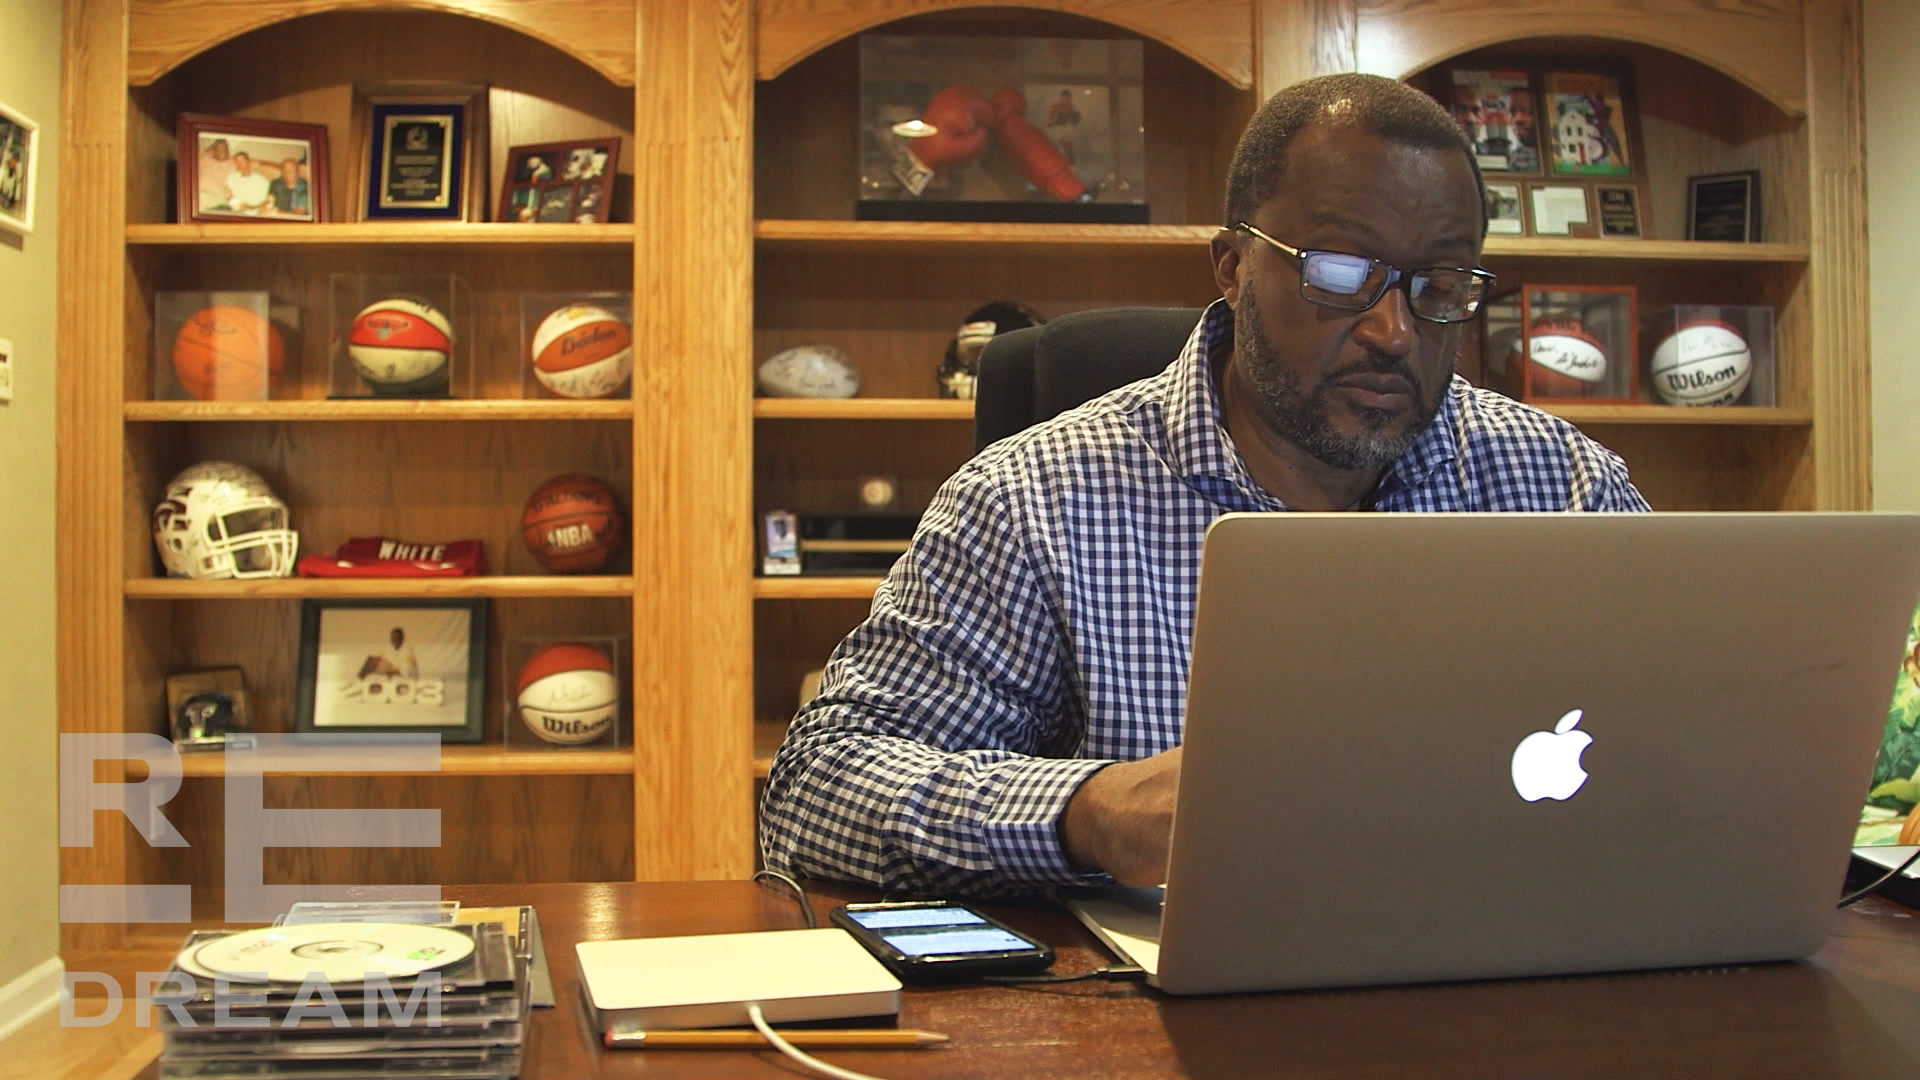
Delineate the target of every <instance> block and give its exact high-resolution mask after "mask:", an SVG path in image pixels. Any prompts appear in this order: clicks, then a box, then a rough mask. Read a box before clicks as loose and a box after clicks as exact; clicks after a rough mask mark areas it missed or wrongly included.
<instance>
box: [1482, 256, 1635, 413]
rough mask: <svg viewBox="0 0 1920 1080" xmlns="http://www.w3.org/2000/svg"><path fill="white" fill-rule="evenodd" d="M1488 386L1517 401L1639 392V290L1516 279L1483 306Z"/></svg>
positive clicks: (1622, 396)
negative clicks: (1520, 283) (1509, 288)
mask: <svg viewBox="0 0 1920 1080" xmlns="http://www.w3.org/2000/svg"><path fill="white" fill-rule="evenodd" d="M1486 312H1487V314H1486V319H1487V325H1486V336H1485V341H1486V355H1485V358H1484V366H1485V370H1486V378H1487V383H1488V385H1489V386H1491V387H1493V388H1494V389H1497V390H1500V391H1502V392H1504V393H1507V394H1509V395H1511V396H1513V397H1516V398H1519V399H1520V400H1522V401H1577V402H1587V403H1598V402H1609V403H1625V402H1632V401H1635V400H1638V398H1639V396H1640V366H1639V363H1638V362H1637V349H1638V345H1639V333H1638V325H1639V296H1638V291H1637V290H1636V289H1635V288H1634V287H1633V286H1631V285H1523V286H1521V287H1520V288H1519V289H1518V290H1516V291H1514V292H1511V293H1508V294H1505V295H1503V296H1500V297H1497V298H1495V299H1494V300H1493V301H1491V302H1489V303H1488V304H1487V307H1486Z"/></svg>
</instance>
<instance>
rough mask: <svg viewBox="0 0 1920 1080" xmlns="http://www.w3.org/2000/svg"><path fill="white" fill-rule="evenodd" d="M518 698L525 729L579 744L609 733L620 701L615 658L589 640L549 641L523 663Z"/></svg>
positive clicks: (568, 742) (516, 696)
mask: <svg viewBox="0 0 1920 1080" xmlns="http://www.w3.org/2000/svg"><path fill="white" fill-rule="evenodd" d="M514 703H515V704H516V705H517V706H518V707H519V709H520V719H521V720H522V721H524V722H525V723H526V725H527V730H528V731H531V732H533V733H534V734H535V735H538V736H539V737H540V738H542V739H545V740H546V741H548V742H551V743H563V744H566V745H573V746H577V745H579V744H580V743H588V742H592V741H593V740H595V739H598V738H599V737H600V736H602V735H605V734H606V733H607V730H608V729H609V728H611V727H612V726H613V714H614V711H615V710H616V709H617V708H619V704H620V680H619V678H618V676H616V675H615V674H614V671H613V662H612V661H611V660H609V659H607V655H606V654H605V653H603V652H601V651H600V650H599V649H596V648H594V647H593V646H591V645H583V644H580V643H578V642H567V643H565V644H561V645H549V646H547V647H546V648H544V649H541V650H540V651H539V652H537V653H534V654H533V656H531V657H530V658H528V660H527V662H526V663H525V664H523V665H521V667H520V679H519V681H518V683H517V684H516V685H515V687H514Z"/></svg>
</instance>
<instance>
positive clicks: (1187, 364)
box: [1167, 299, 1468, 507]
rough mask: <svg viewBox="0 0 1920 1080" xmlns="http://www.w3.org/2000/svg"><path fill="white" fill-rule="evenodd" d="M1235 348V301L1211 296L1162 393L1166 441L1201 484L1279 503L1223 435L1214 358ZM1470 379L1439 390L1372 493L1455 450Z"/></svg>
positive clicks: (1417, 477) (1420, 473)
mask: <svg viewBox="0 0 1920 1080" xmlns="http://www.w3.org/2000/svg"><path fill="white" fill-rule="evenodd" d="M1232 348H1233V309H1232V308H1230V307H1228V306H1227V302H1226V300H1224V299H1221V300H1215V301H1214V302H1213V303H1212V304H1210V305H1208V306H1207V310H1206V312H1205V313H1203V314H1202V315H1201V316H1200V322H1199V325H1197V326H1195V327H1194V329H1193V336H1192V337H1190V338H1188V339H1187V345H1186V348H1184V349H1182V350H1181V352H1180V357H1179V359H1177V360H1175V361H1174V363H1173V367H1172V368H1171V369H1169V371H1168V374H1169V375H1170V376H1171V379H1170V384H1169V386H1168V393H1167V442H1168V453H1169V457H1170V458H1171V460H1172V464H1173V465H1174V467H1175V468H1176V469H1178V470H1179V472H1180V474H1181V475H1182V476H1185V477H1187V478H1188V479H1189V480H1190V481H1192V482H1193V483H1194V486H1195V487H1197V488H1201V489H1203V490H1205V489H1209V488H1213V487H1215V486H1217V485H1218V484H1220V483H1221V482H1225V483H1226V484H1228V485H1230V486H1231V487H1232V488H1234V489H1237V490H1238V491H1240V492H1241V493H1243V494H1244V495H1245V496H1247V497H1249V498H1251V499H1252V500H1253V501H1254V502H1256V503H1262V504H1267V505H1269V506H1273V507H1279V506H1283V505H1284V504H1281V503H1280V501H1279V500H1278V499H1275V498H1274V497H1273V496H1272V495H1270V494H1268V493H1267V492H1265V491H1264V490H1262V489H1261V488H1260V487H1259V486H1258V485H1256V484H1255V483H1254V482H1253V475H1252V474H1251V473H1250V472H1248V471H1247V464H1246V461H1245V459H1243V458H1242V457H1241V456H1240V451H1239V449H1238V448H1236V447H1235V446H1234V445H1233V440H1232V438H1230V437H1229V436H1228V435H1227V427H1226V422H1225V420H1224V418H1223V417H1222V415H1221V412H1220V388H1219V387H1218V386H1217V385H1216V384H1215V383H1214V379H1213V359H1214V358H1215V357H1218V356H1221V355H1222V354H1223V353H1225V352H1228V351H1231V350H1232ZM1467 386H1468V384H1467V382H1466V380H1465V379H1462V378H1461V377H1460V376H1458V375H1455V376H1453V379H1452V382H1451V383H1450V384H1449V385H1448V387H1447V392H1446V393H1445V394H1443V395H1442V396H1441V398H1440V410H1439V412H1437V413H1435V414H1434V418H1433V422H1432V423H1430V424H1428V425H1427V427H1426V429H1425V430H1424V431H1422V432H1421V433H1420V434H1419V436H1418V437H1416V438H1415V439H1414V441H1413V445H1411V446H1409V447H1407V450H1406V452H1405V453H1403V454H1401V455H1400V457H1399V458H1397V459H1395V461H1394V462H1393V464H1392V465H1390V466H1388V467H1387V471H1386V474H1385V475H1383V476H1382V477H1381V478H1380V487H1379V490H1378V491H1377V492H1376V493H1375V497H1376V499H1377V498H1378V497H1380V496H1383V495H1386V494H1387V493H1389V492H1390V491H1393V490H1395V489H1399V488H1413V487H1418V486H1420V485H1421V484H1422V483H1425V482H1426V481H1427V480H1428V478H1429V477H1430V476H1432V475H1433V473H1434V472H1435V471H1436V470H1438V469H1440V468H1441V467H1442V466H1444V465H1446V464H1447V463H1449V462H1451V461H1454V460H1455V459H1457V458H1458V457H1459V448H1458V446H1457V445H1456V433H1455V429H1456V427H1457V426H1458V417H1459V411H1460V397H1461V395H1462V394H1464V393H1465V392H1466V390H1467Z"/></svg>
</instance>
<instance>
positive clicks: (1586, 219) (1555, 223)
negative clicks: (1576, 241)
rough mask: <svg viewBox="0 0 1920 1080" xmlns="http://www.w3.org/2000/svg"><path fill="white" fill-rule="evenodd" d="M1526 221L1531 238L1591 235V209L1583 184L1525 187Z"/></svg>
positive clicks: (1592, 227)
mask: <svg viewBox="0 0 1920 1080" xmlns="http://www.w3.org/2000/svg"><path fill="white" fill-rule="evenodd" d="M1527 218H1528V220H1529V221H1530V222H1532V224H1533V235H1535V236H1593V235H1594V234H1595V233H1596V231H1597V230H1596V229H1595V227H1594V224H1593V206H1592V203H1591V201H1590V200H1589V199H1588V196H1587V187H1586V185H1585V184H1544V183H1543V184H1529V185H1527Z"/></svg>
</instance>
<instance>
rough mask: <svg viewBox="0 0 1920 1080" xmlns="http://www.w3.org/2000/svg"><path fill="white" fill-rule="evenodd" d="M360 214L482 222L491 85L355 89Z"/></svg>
mask: <svg viewBox="0 0 1920 1080" xmlns="http://www.w3.org/2000/svg"><path fill="white" fill-rule="evenodd" d="M354 126H355V129H356V137H355V139H354V163H353V165H354V177H355V181H356V186H357V187H358V188H359V190H360V192H361V201H360V206H359V210H360V216H361V218H362V220H367V221H375V220H381V219H387V218H413V219H429V220H442V221H484V220H485V219H486V212H487V198H486V177H485V172H486V170H485V168H484V166H483V164H482V163H484V162H485V161H486V160H487V131H488V121H487V88H486V87H485V86H483V85H479V84H474V83H386V84H379V85H373V86H359V87H355V89H354Z"/></svg>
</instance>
